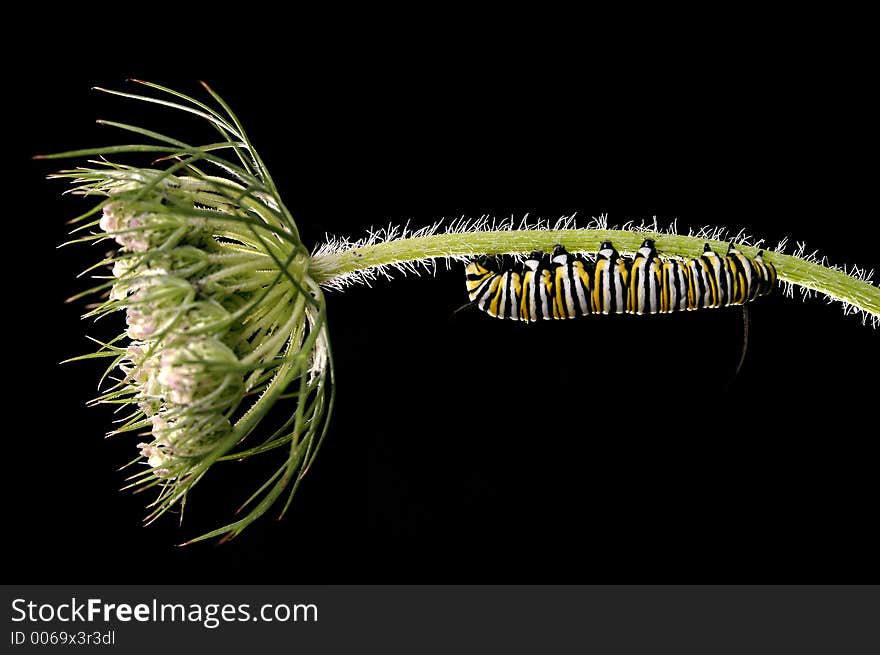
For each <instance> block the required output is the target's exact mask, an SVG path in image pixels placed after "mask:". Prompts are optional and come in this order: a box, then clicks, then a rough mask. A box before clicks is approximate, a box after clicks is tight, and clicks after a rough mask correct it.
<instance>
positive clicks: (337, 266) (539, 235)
mask: <svg viewBox="0 0 880 655" xmlns="http://www.w3.org/2000/svg"><path fill="white" fill-rule="evenodd" d="M646 238H652V239H654V240H655V242H656V247H657V251H658V253H659V254H661V255H664V256H673V257H682V258H691V257H698V256H699V255H700V254H701V253H702V252H703V246H704V245H705V244H706V243H708V244H709V245H710V246H711V247H712V248H713V249H714V250H715V251H716V252H719V253H722V254H723V253H725V252H727V247H728V242H726V241H718V240H712V239H706V238H704V237H694V236H682V235H677V234H664V233H652V232H641V231H638V232H637V231H630V230H593V229H581V230H496V231H477V232H456V233H449V234H433V235H430V236H423V237H414V238H409V239H399V240H393V241H386V242H384V243H377V244H373V245H366V246H362V247H359V248H351V249H349V250H345V251H342V252H337V253H329V254H326V255H319V256H315V257H313V258H312V263H311V267H310V274H311V276H312V277H313V279H314V280H315V281H316V282H318V284H322V285H324V284H329V283H332V281H333V280H334V279H335V278H339V277H341V276H344V275H346V274H350V273H356V272H358V271H364V270H368V269H372V268H378V267H381V266H387V265H391V264H398V263H405V262H415V261H420V260H427V259H433V258H437V257H450V256H475V255H483V254H511V253H529V252H531V251H532V250H543V251H544V252H549V251H551V250H552V249H553V246H555V245H556V244H562V245H564V246H565V247H566V248H567V249H568V250H569V251H572V252H596V251H597V250H599V248H600V246H601V244H602V242H603V241H606V240H608V241H612V242H613V243H614V247H615V248H617V250H619V251H620V252H623V253H632V252H635V251H636V250H638V248H639V246H640V245H641V244H642V241H644V240H645V239H646ZM737 248H738V249H739V250H740V251H741V252H743V253H744V254H746V255H748V256H749V257H754V256H755V255H757V253H758V251H759V250H760V248H756V247H754V246H740V245H739V244H737ZM764 260H765V261H768V262H770V263H772V264H773V265H774V266H775V267H776V270H777V272H778V275H779V278H780V279H781V280H784V281H786V282H790V283H792V284H796V285H798V286H801V287H804V288H806V289H811V290H815V291H817V292H819V293H823V294H825V295H826V296H829V297H831V298H833V299H835V300H840V301H842V302H845V303H847V304H849V305H852V306H853V307H854V308H855V309H858V310H861V311H864V312H867V313H868V314H870V315H872V316H874V317H880V288H877V287H875V286H874V285H872V284H871V283H870V282H867V281H864V280H859V279H856V278H854V277H851V276H850V275H847V274H846V273H844V272H843V271H840V270H835V269H833V268H829V267H827V266H823V265H822V264H819V263H817V262H811V261H807V260H804V259H800V258H798V257H794V256H792V255H783V254H780V253H777V252H772V251H764Z"/></svg>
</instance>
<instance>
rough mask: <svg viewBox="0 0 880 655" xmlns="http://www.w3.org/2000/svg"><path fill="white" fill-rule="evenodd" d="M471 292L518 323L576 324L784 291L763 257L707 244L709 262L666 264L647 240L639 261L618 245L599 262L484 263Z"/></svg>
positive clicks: (470, 272) (470, 279) (538, 257)
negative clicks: (572, 321)
mask: <svg viewBox="0 0 880 655" xmlns="http://www.w3.org/2000/svg"><path fill="white" fill-rule="evenodd" d="M465 272H466V280H467V290H468V294H469V295H470V299H471V301H473V302H474V303H476V305H477V307H479V308H480V309H481V310H483V311H484V312H486V313H487V314H489V315H490V316H495V317H497V318H508V319H512V320H514V321H526V322H535V321H538V320H545V319H546V320H549V319H565V318H575V317H576V316H587V315H589V314H623V313H628V314H665V313H668V312H674V311H682V310H694V309H702V308H704V307H726V306H728V305H743V304H745V303H748V302H751V301H752V300H754V299H755V298H757V297H758V296H765V295H767V294H769V293H770V292H771V291H773V288H774V287H775V286H776V269H775V268H774V267H773V264H771V263H769V262H765V261H764V260H763V258H762V252H758V254H757V255H756V256H755V257H754V259H750V258H748V257H746V256H745V255H744V254H743V253H741V252H740V251H739V250H737V249H736V248H735V247H734V246H733V244H731V245H730V247H729V249H728V252H727V255H726V256H724V257H722V256H721V255H719V254H718V253H716V252H713V251H712V249H711V248H710V247H709V244H708V243H707V244H706V246H705V249H704V252H703V254H702V255H701V256H699V257H696V258H694V259H688V260H678V259H667V258H662V257H660V256H659V255H658V254H657V250H656V249H655V247H654V241H652V240H651V239H645V241H644V243H642V245H641V247H640V248H639V250H638V252H636V254H635V256H634V257H633V258H632V259H630V258H627V257H622V256H621V255H620V254H619V253H618V252H617V251H616V250H615V249H614V246H613V245H611V242H610V241H605V242H603V243H602V247H601V249H600V250H599V252H598V253H597V254H596V257H595V261H593V260H592V259H585V258H583V257H579V256H575V255H572V254H570V253H569V252H568V251H567V250H566V249H565V248H564V247H563V246H561V245H558V246H556V247H555V248H554V249H553V253H552V255H550V257H549V261H548V258H547V257H546V256H545V255H544V253H542V252H540V251H535V252H533V253H532V254H531V255H529V257H528V258H527V259H526V260H525V261H524V262H523V264H522V266H521V268H520V269H519V270H516V269H515V268H514V267H504V266H503V265H502V263H501V260H500V258H498V257H490V256H482V257H478V258H476V259H473V260H471V261H470V262H469V263H468V265H467V268H466V271H465Z"/></svg>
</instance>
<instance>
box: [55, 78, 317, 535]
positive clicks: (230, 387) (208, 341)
mask: <svg viewBox="0 0 880 655" xmlns="http://www.w3.org/2000/svg"><path fill="white" fill-rule="evenodd" d="M147 86H150V87H151V88H152V89H154V90H156V91H158V92H160V93H164V94H171V95H173V96H175V99H176V100H179V101H181V102H182V104H175V103H168V102H167V101H166V100H165V99H158V98H154V97H149V96H135V95H133V94H121V93H120V94H117V95H124V96H127V97H131V98H136V99H139V100H143V101H146V102H155V103H158V104H165V105H169V104H170V105H171V106H174V107H177V108H180V109H184V110H186V111H189V112H191V113H196V114H198V115H200V116H202V117H203V118H205V119H206V120H208V121H209V122H210V123H212V125H213V126H214V127H215V128H217V129H218V130H219V131H220V133H221V134H222V135H223V137H224V139H225V142H223V143H221V144H220V145H218V144H216V143H215V144H212V145H210V146H206V147H198V146H190V145H187V144H184V143H182V142H181V141H178V140H175V139H170V138H167V137H163V136H161V135H157V134H155V133H150V134H151V135H152V136H153V137H155V140H156V143H155V144H153V145H151V146H143V145H139V146H133V147H131V148H130V149H131V150H137V151H145V150H146V151H152V152H154V153H157V154H161V155H164V156H162V158H161V159H160V160H159V161H158V162H155V163H154V166H152V167H146V168H142V167H136V166H130V165H126V164H121V163H108V162H106V161H102V162H100V163H99V164H98V165H97V166H96V167H86V168H78V169H75V170H70V171H62V172H61V173H59V174H58V175H57V177H64V178H71V179H73V181H74V184H75V185H76V192H77V193H80V194H82V195H90V196H91V195H96V196H100V197H102V199H103V200H102V202H101V204H100V205H99V206H98V207H96V208H95V209H94V210H93V211H92V212H91V213H90V214H87V215H86V216H85V217H83V218H82V219H81V221H82V222H84V221H85V220H86V218H87V217H89V216H94V215H95V214H100V215H99V217H98V218H97V220H94V219H93V221H92V222H91V223H86V224H84V225H82V226H81V227H79V228H78V231H84V230H91V232H90V233H89V234H87V235H86V236H83V237H80V238H78V239H76V241H93V240H101V239H112V240H113V241H114V242H115V244H116V246H117V249H116V251H115V253H114V254H113V255H112V256H111V257H109V258H108V259H107V260H105V262H103V263H104V264H106V265H107V266H109V267H110V269H111V271H112V277H111V278H109V279H108V280H107V281H106V282H105V283H103V284H101V285H100V286H99V287H98V288H97V289H96V291H103V292H104V293H105V294H106V296H105V299H104V301H103V302H102V303H101V304H100V305H99V306H98V307H97V308H96V309H94V310H93V311H91V312H89V314H87V316H93V317H101V316H105V315H108V314H113V313H117V312H118V313H121V314H124V317H125V331H124V333H123V334H122V335H120V336H119V337H117V338H116V339H114V340H112V341H110V342H109V343H107V344H106V345H104V346H103V347H102V348H101V349H100V350H99V352H98V353H97V355H98V356H107V357H111V358H112V362H113V363H112V365H111V368H116V367H118V370H119V372H120V374H121V375H120V376H119V377H118V379H117V381H116V382H115V384H113V385H112V386H111V387H110V388H108V389H106V390H105V391H104V393H102V395H101V396H99V397H98V398H97V399H96V400H95V402H97V403H112V404H114V405H122V406H124V407H126V408H128V410H129V414H128V415H127V416H126V418H125V419H124V421H123V423H122V425H121V427H119V428H117V429H116V430H115V431H114V433H124V432H131V431H134V432H137V433H139V434H141V435H142V436H145V437H147V438H146V439H142V440H141V442H140V443H139V444H138V446H137V447H138V451H139V454H140V457H139V458H138V460H137V461H139V462H141V463H142V464H143V465H144V466H145V468H144V469H142V470H141V471H139V472H137V473H135V474H134V475H133V476H132V485H133V486H138V487H157V488H158V490H159V495H158V497H157V499H156V500H155V502H154V503H153V504H152V512H151V514H150V515H149V519H150V520H152V519H155V518H156V517H158V516H159V515H161V514H162V513H163V512H164V511H165V510H167V509H168V508H170V507H172V506H173V505H175V504H177V503H180V502H181V501H183V499H184V498H185V497H186V496H187V494H188V493H189V492H190V491H191V490H192V488H193V487H194V486H195V484H196V483H197V482H198V481H200V480H201V479H202V478H203V477H204V475H205V473H206V472H207V471H208V469H209V468H210V467H211V466H212V465H213V464H214V463H216V462H218V461H221V460H230V459H242V458H245V457H248V456H250V455H254V454H257V453H261V452H265V451H268V450H273V449H275V448H279V447H284V448H286V449H287V453H288V454H287V458H286V460H285V462H284V463H283V465H282V467H281V470H280V473H279V474H276V475H274V476H272V478H271V479H270V480H269V482H268V483H267V484H266V485H264V486H263V487H262V488H261V489H260V490H259V492H258V494H257V495H259V493H264V498H263V500H262V501H261V502H260V503H258V504H257V505H256V506H255V507H254V508H253V509H252V510H251V511H250V512H249V513H247V514H246V515H245V516H244V517H243V518H242V519H240V520H238V521H236V522H234V523H231V524H229V525H227V526H224V527H223V528H220V529H218V530H215V531H213V532H211V533H209V534H207V535H203V536H202V537H200V539H201V538H207V537H210V536H215V535H226V536H227V537H229V536H234V535H236V534H238V533H239V532H241V530H243V529H244V528H245V527H246V526H247V525H248V524H250V523H251V522H252V521H253V520H254V519H256V518H257V517H258V516H260V515H261V514H263V513H264V512H265V511H266V510H267V509H268V508H269V507H270V506H271V505H272V504H273V502H274V501H275V500H277V499H278V498H279V497H280V495H281V493H282V492H283V491H284V490H285V488H287V487H288V485H289V484H290V483H291V482H292V481H296V479H297V478H299V477H301V476H302V475H303V474H304V473H305V471H306V470H307V468H308V466H309V465H310V464H311V461H312V459H313V458H314V455H315V452H316V451H317V448H318V444H319V442H320V440H321V438H322V437H323V434H324V431H325V429H326V421H327V417H328V416H329V411H330V407H331V404H332V388H331V380H330V371H331V362H330V359H329V346H328V341H327V335H326V319H325V308H324V299H323V295H322V293H321V290H320V288H319V287H318V285H317V284H315V283H314V281H313V280H312V279H311V277H310V275H309V257H308V253H307V251H306V249H305V248H304V247H303V245H302V244H301V243H300V241H299V235H298V232H297V229H296V226H295V224H294V222H293V220H292V218H291V216H290V215H289V213H288V212H287V210H286V209H285V208H284V205H283V203H282V202H281V200H280V198H279V197H278V195H277V192H276V190H275V187H274V184H273V183H272V180H271V178H270V177H269V175H268V172H267V171H266V169H265V167H264V166H263V164H262V162H261V161H260V159H259V157H258V156H257V154H256V152H255V151H254V150H253V148H252V147H251V145H250V142H249V141H248V140H247V138H246V136H245V135H244V133H243V132H242V131H241V128H240V125H239V123H238V121H237V119H236V118H235V116H234V115H232V114H231V112H229V111H228V108H226V106H225V104H224V103H223V102H222V100H220V99H219V97H217V96H216V95H214V94H213V92H211V93H212V95H213V97H214V98H215V100H216V101H217V102H218V104H219V105H220V109H218V110H213V109H210V110H207V111H206V109H205V108H206V105H204V104H203V103H200V102H197V101H195V100H192V99H190V98H188V97H186V96H183V95H181V94H178V93H176V92H173V91H170V90H168V89H165V88H163V87H159V86H156V85H147ZM209 91H210V90H209ZM111 125H115V126H116V127H121V128H123V129H128V130H130V131H133V132H136V133H138V134H144V131H143V130H140V129H139V128H130V127H128V126H124V125H119V124H111ZM120 150H122V151H124V150H125V148H122V149H119V148H110V149H105V150H100V149H99V150H88V151H79V152H74V153H63V154H61V155H55V156H54V157H62V156H76V155H96V154H100V155H105V154H108V153H109V152H119V151H120ZM224 150H225V151H226V152H228V153H231V154H232V155H234V157H230V158H224V157H222V156H221V154H219V153H222V152H223V151H224ZM209 173H210V174H209ZM92 356H95V355H90V356H87V357H92ZM290 387H294V388H295V393H292V394H291V393H290ZM285 392H287V393H285ZM283 397H292V398H293V403H292V404H293V407H292V408H291V410H290V411H291V415H292V416H291V418H290V420H289V421H287V423H286V424H285V425H284V427H283V428H282V429H280V430H278V431H276V432H275V433H273V434H269V435H265V437H264V439H263V440H262V441H261V442H259V441H258V442H257V444H256V445H254V446H250V447H242V446H239V444H241V443H242V442H243V441H245V440H246V439H248V438H250V440H254V433H255V432H256V431H257V428H258V426H259V424H260V421H261V419H262V418H263V417H264V416H265V415H266V413H267V412H268V411H269V409H270V408H271V407H272V406H273V405H274V404H276V402H278V401H279V400H281V399H282V398H283ZM282 473H283V474H282ZM292 488H293V489H295V488H296V485H295V484H294V485H293V487H292ZM292 493H293V492H292V491H290V492H289V496H288V500H287V503H288V504H289V502H290V498H291V497H292ZM285 507H286V505H285Z"/></svg>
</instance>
